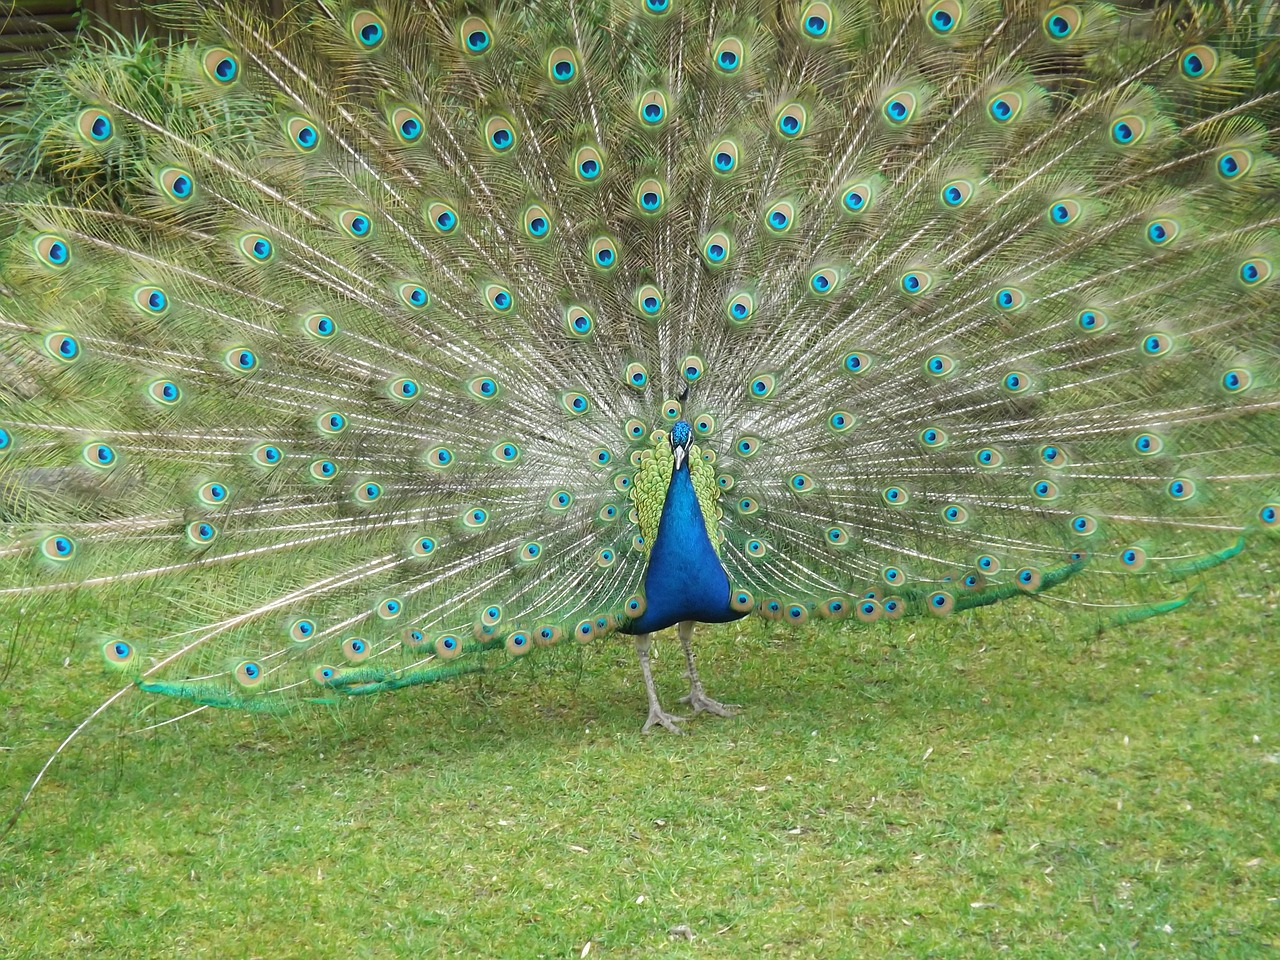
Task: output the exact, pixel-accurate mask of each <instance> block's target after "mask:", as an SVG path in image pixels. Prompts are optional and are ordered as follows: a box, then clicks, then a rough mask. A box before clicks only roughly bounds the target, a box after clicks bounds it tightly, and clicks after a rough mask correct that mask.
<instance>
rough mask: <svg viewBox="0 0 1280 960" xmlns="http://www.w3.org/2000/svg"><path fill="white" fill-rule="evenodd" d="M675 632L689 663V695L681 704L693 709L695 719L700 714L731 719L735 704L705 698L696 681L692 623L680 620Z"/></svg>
mask: <svg viewBox="0 0 1280 960" xmlns="http://www.w3.org/2000/svg"><path fill="white" fill-rule="evenodd" d="M676 632H677V633H678V634H680V644H681V646H683V647H684V658H685V660H687V661H688V663H689V672H688V673H687V674H686V676H688V678H689V695H688V696H687V697H681V698H680V702H681V703H687V704H689V706H691V707H693V715H694V716H695V717H696V716H697V715H698V714H700V713H713V714H715V715H716V716H717V717H732V716H733V715H734V714H735V713H737V712H738V705H737V704H736V703H721V702H720V701H719V700H712V699H711V698H710V697H708V696H707V692H706V691H705V690H703V689H702V681H701V680H699V679H698V667H697V666H696V665H695V664H694V662H693V645H692V644H691V643H690V642H689V641H690V640H692V639H693V621H692V620H681V621H680V624H679V626H677V627H676Z"/></svg>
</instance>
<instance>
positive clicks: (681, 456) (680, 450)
mask: <svg viewBox="0 0 1280 960" xmlns="http://www.w3.org/2000/svg"><path fill="white" fill-rule="evenodd" d="M688 453H689V452H688V451H687V450H686V449H685V448H684V447H683V446H675V447H672V448H671V454H672V456H674V457H675V458H676V469H677V470H679V469H680V468H681V467H683V466H684V461H685V458H686V457H687V456H688Z"/></svg>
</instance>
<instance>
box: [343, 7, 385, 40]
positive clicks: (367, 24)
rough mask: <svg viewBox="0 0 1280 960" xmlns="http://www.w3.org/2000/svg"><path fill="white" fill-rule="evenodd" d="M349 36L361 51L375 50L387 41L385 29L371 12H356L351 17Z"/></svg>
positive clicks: (380, 20)
mask: <svg viewBox="0 0 1280 960" xmlns="http://www.w3.org/2000/svg"><path fill="white" fill-rule="evenodd" d="M351 36H352V38H353V39H354V40H355V41H356V46H358V47H359V48H360V49H361V50H376V49H378V47H380V46H382V44H383V42H384V41H385V40H386V39H387V27H386V24H384V23H383V22H382V19H381V18H380V17H379V16H378V15H377V14H376V13H374V12H373V11H371V10H358V11H356V12H355V13H354V14H352V16H351Z"/></svg>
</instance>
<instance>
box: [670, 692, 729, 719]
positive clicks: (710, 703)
mask: <svg viewBox="0 0 1280 960" xmlns="http://www.w3.org/2000/svg"><path fill="white" fill-rule="evenodd" d="M680 702H681V703H687V704H689V706H691V707H693V715H694V716H695V717H696V716H697V715H698V714H700V713H710V714H712V715H713V716H717V717H732V716H734V715H735V714H737V712H738V711H739V710H741V709H742V707H741V706H740V705H739V704H736V703H721V702H720V701H719V700H712V699H711V698H710V697H708V696H707V695H706V694H705V693H703V692H702V691H701V690H690V691H689V693H688V695H686V696H683V697H681V698H680Z"/></svg>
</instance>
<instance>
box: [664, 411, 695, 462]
mask: <svg viewBox="0 0 1280 960" xmlns="http://www.w3.org/2000/svg"><path fill="white" fill-rule="evenodd" d="M668 439H669V440H670V441H671V453H672V455H673V456H675V458H676V469H677V470H679V469H680V468H681V467H682V466H684V464H685V461H686V460H687V459H688V458H689V448H690V447H692V446H693V427H691V426H689V421H688V420H677V421H676V422H675V423H673V424H672V425H671V435H670V437H669V438H668Z"/></svg>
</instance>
